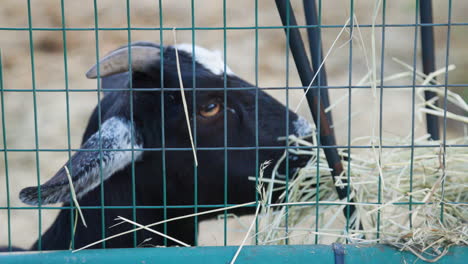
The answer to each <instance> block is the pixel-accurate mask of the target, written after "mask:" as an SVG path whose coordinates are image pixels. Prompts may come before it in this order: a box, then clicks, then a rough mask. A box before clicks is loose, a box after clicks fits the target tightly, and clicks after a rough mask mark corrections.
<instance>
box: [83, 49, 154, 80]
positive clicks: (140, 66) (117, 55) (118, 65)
mask: <svg viewBox="0 0 468 264" xmlns="http://www.w3.org/2000/svg"><path fill="white" fill-rule="evenodd" d="M129 50H131V57H132V61H131V63H132V64H131V65H132V71H134V72H149V71H150V70H151V69H152V67H154V66H155V65H158V63H159V61H160V53H161V50H160V48H159V47H157V46H149V45H142V44H141V43H140V44H139V43H136V44H133V45H131V46H130V48H129V47H128V46H124V47H121V48H119V49H117V50H114V51H112V52H111V53H109V54H108V55H106V56H105V57H104V58H102V59H101V60H100V61H99V75H100V77H106V76H109V75H113V74H117V73H121V72H126V71H128V70H129V59H128V57H129ZM86 77H88V78H90V79H95V78H97V77H98V65H97V64H95V65H94V66H93V67H91V69H89V70H88V72H87V73H86Z"/></svg>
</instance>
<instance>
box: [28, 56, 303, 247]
mask: <svg viewBox="0 0 468 264" xmlns="http://www.w3.org/2000/svg"><path fill="white" fill-rule="evenodd" d="M162 56H164V75H163V79H161V76H160V64H159V60H158V61H155V62H154V69H153V70H152V71H151V72H144V73H143V72H134V73H133V74H132V76H133V78H132V86H133V87H135V88H155V87H161V85H160V83H161V80H162V81H163V83H164V87H165V88H178V87H179V81H178V77H177V70H176V59H175V51H174V49H173V48H172V47H166V48H165V49H164V52H163V53H162ZM179 56H180V65H181V71H182V78H183V82H184V86H185V87H186V88H191V87H193V80H194V79H195V81H196V87H203V88H222V87H224V82H225V80H224V77H223V75H215V74H213V73H212V72H210V71H209V70H208V69H206V68H204V67H203V65H200V64H198V63H196V71H195V76H193V71H192V57H191V55H190V54H187V53H185V52H182V51H180V52H179ZM128 76H129V73H121V74H117V75H114V76H109V77H106V78H104V79H103V80H102V84H103V88H104V89H108V88H124V87H123V84H125V87H128V80H127V79H128ZM194 77H195V78H194ZM226 83H227V87H252V86H253V85H251V84H249V83H247V82H245V81H243V80H242V79H240V78H238V77H236V76H232V75H228V76H227V80H226ZM116 86H118V87H116ZM256 92H257V91H256V90H255V89H251V90H236V91H235V90H230V91H228V92H227V103H226V104H224V91H222V90H212V91H197V92H196V93H195V96H196V109H197V110H196V112H197V113H198V109H200V107H201V106H202V105H205V104H210V103H213V102H215V103H219V104H221V105H222V106H223V107H224V108H226V109H227V110H226V112H225V113H226V114H227V116H226V120H227V131H226V133H227V142H225V141H224V140H225V138H224V132H225V131H224V111H223V112H222V113H221V114H219V115H218V116H216V118H212V119H208V118H204V117H202V116H199V115H198V114H197V117H196V130H194V129H193V128H192V131H193V132H195V131H196V134H195V139H196V145H197V147H199V148H206V147H218V148H222V147H223V146H224V145H225V143H226V145H227V146H228V147H255V144H256V137H255V131H256V118H255V98H256ZM163 94H164V96H163V102H164V106H162V105H161V96H162V93H161V92H160V91H154V90H153V91H150V90H143V91H141V90H140V91H132V96H130V95H131V94H130V91H128V90H127V91H107V92H106V93H105V96H104V98H103V99H102V101H101V103H100V106H101V107H100V109H101V113H100V116H101V121H102V122H104V121H105V120H107V119H109V118H111V117H114V116H119V117H123V118H126V119H128V120H130V119H131V118H130V116H131V109H130V99H131V98H132V100H133V101H132V103H133V120H134V126H135V131H137V132H138V134H139V135H140V136H141V141H142V142H143V147H144V148H145V149H153V148H156V149H157V148H162V147H164V148H188V150H186V151H176V150H166V151H165V156H164V160H165V164H164V165H165V166H163V163H162V162H163V153H162V151H160V150H146V151H144V153H143V157H142V159H141V160H139V161H137V162H135V163H134V172H135V184H134V187H135V204H136V205H137V206H163V205H164V201H166V203H167V205H168V206H176V205H194V204H198V205H214V204H218V205H222V204H224V202H225V201H224V197H225V190H224V185H225V182H224V181H225V151H224V150H223V149H219V150H198V151H197V157H198V162H199V166H198V168H197V183H198V184H197V188H198V189H197V193H198V197H197V200H196V201H195V200H194V188H195V178H194V165H193V164H194V159H193V154H192V151H191V149H190V148H191V145H190V141H189V135H188V132H187V126H186V120H185V115H184V111H183V108H182V103H181V95H180V92H179V91H164V92H163ZM185 95H186V98H187V104H188V109H189V113H190V116H191V120H190V121H191V122H192V124H193V121H194V120H193V115H192V113H193V108H194V105H193V96H194V92H192V91H189V90H187V91H186V92H185ZM161 109H164V122H162V119H161V116H162V115H161ZM286 115H289V133H290V134H294V133H295V130H294V128H295V127H294V124H293V122H294V121H295V120H297V118H298V116H297V115H296V114H294V113H293V112H291V111H288V110H287V109H286V108H285V107H284V106H283V105H282V104H280V103H279V102H277V101H276V100H275V99H273V98H272V97H270V96H269V95H268V94H266V93H264V92H263V91H261V90H259V91H258V143H259V146H261V147H262V146H276V147H281V146H284V144H285V143H284V141H278V140H277V138H278V137H281V136H285V135H286V133H287V132H286ZM98 117H99V114H98V108H97V107H96V109H95V110H94V112H93V113H92V115H91V117H90V120H89V123H88V126H87V128H86V131H85V133H84V137H83V144H84V142H86V141H87V140H88V139H89V138H90V136H91V135H93V134H94V133H96V132H97V131H98V127H99V124H98V120H99V119H98ZM163 125H164V134H165V135H164V145H163V144H162V143H163V142H162V129H163V127H162V126H163ZM283 151H284V150H282V149H281V148H278V149H262V150H259V160H258V164H257V165H259V164H261V163H262V162H264V161H266V160H272V161H273V162H274V161H276V160H277V159H278V158H279V157H280V156H281V155H282V153H283ZM292 163H293V162H291V164H292ZM299 165H303V164H299ZM271 167H272V166H271ZM271 167H270V168H269V169H268V170H267V172H266V174H265V175H269V173H270V170H271ZM258 169H259V168H258V166H256V151H255V150H254V149H248V150H228V151H227V190H226V191H227V194H226V196H227V203H228V204H239V203H245V202H250V201H254V200H255V192H256V189H255V182H253V181H249V180H248V176H254V175H255V174H256V171H257V170H258ZM163 171H165V178H164V177H163ZM131 175H132V166H131V165H129V166H127V167H126V168H125V169H123V170H121V171H118V172H116V173H114V175H112V177H110V178H109V179H108V180H107V181H105V182H104V184H103V186H100V187H97V188H95V189H94V190H92V191H90V192H89V193H87V194H85V195H84V196H83V197H82V198H81V199H79V203H80V206H82V207H84V206H100V205H101V204H104V205H105V206H114V207H118V206H127V207H128V206H132V205H134V204H133V196H132V186H133V185H132V177H131ZM164 183H165V185H166V197H163V185H164ZM101 191H103V192H104V193H103V194H101ZM101 197H103V198H104V200H103V201H102V200H101ZM68 205H69V204H68V203H66V204H65V206H68ZM252 209H253V208H243V209H238V210H237V211H234V212H235V213H237V214H245V213H251V212H252ZM203 210H206V209H204V208H199V209H198V211H203ZM193 212H194V209H174V208H168V209H166V210H163V209H142V208H139V209H136V210H135V214H136V219H134V220H135V221H136V222H138V223H140V224H143V225H146V224H150V223H153V222H157V221H160V220H162V219H163V218H164V214H166V216H165V217H167V218H172V217H176V216H181V215H185V214H190V213H193ZM133 213H134V211H133V210H132V209H118V208H115V209H113V208H106V209H104V211H102V210H101V209H99V208H98V209H84V210H83V214H84V217H85V219H86V222H87V224H88V227H87V228H85V227H84V226H83V225H82V223H81V221H80V220H79V219H78V225H77V228H76V232H75V235H74V246H75V248H79V247H83V246H85V245H87V244H89V243H92V242H95V241H97V240H99V239H101V238H102V237H108V236H111V235H114V234H117V233H120V232H122V231H126V230H128V229H130V228H132V227H133V226H131V225H129V224H121V225H117V226H115V227H112V228H109V227H110V226H112V225H114V224H116V223H117V222H116V221H115V218H116V217H117V216H123V217H125V218H129V219H133ZM102 216H104V219H103V218H102ZM207 217H208V216H201V217H199V218H198V220H199V221H200V220H203V219H206V218H207ZM210 217H212V216H210ZM73 223H74V218H72V216H71V210H61V212H60V214H59V215H58V217H57V219H56V220H55V222H54V223H53V224H52V226H51V227H50V228H49V229H48V230H47V231H46V232H45V233H44V234H43V236H42V242H41V243H42V244H41V249H43V250H58V249H68V248H69V244H70V241H71V239H72V235H71V234H72V230H73V226H72V224H73ZM163 227H164V226H163V225H160V226H157V227H155V229H156V230H159V231H161V232H163V231H164V229H163ZM194 230H195V222H194V219H193V218H190V219H185V220H179V221H174V222H170V223H168V224H167V233H168V235H170V236H173V237H175V238H177V239H179V240H182V241H184V242H186V243H188V244H191V245H194V244H195V240H196V238H195V236H194ZM102 232H105V234H103V233H102ZM150 237H151V238H152V240H151V241H149V242H148V243H150V244H153V245H163V244H164V240H163V238H161V237H159V236H157V235H155V234H153V233H149V232H147V231H140V232H138V233H137V234H136V237H134V235H133V234H129V235H126V236H121V237H118V238H115V239H111V240H109V241H107V242H106V244H105V246H106V247H107V248H128V247H134V246H135V245H139V244H140V243H141V242H142V241H144V240H145V239H147V238H150ZM134 238H135V240H134ZM167 244H168V245H174V243H173V242H171V241H170V240H168V241H167ZM101 247H103V244H99V245H96V246H94V248H101ZM31 249H32V250H37V249H39V245H38V244H37V243H36V244H35V245H34V246H33V247H32V248H31Z"/></svg>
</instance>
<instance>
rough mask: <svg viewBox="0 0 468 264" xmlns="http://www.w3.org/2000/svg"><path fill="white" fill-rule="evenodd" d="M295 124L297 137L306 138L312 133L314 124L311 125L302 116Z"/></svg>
mask: <svg viewBox="0 0 468 264" xmlns="http://www.w3.org/2000/svg"><path fill="white" fill-rule="evenodd" d="M293 124H294V128H295V129H296V135H297V136H298V137H304V136H307V135H310V134H311V133H312V124H310V123H309V121H307V120H306V119H305V118H303V117H302V116H300V117H299V118H298V119H297V120H296V121H294V122H293Z"/></svg>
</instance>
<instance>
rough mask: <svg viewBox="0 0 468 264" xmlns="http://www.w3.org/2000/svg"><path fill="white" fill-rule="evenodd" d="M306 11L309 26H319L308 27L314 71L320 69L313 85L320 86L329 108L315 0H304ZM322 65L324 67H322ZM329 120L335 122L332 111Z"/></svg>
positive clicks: (328, 115) (328, 114) (331, 122)
mask: <svg viewBox="0 0 468 264" xmlns="http://www.w3.org/2000/svg"><path fill="white" fill-rule="evenodd" d="M303 4H304V13H305V19H306V23H307V25H308V26H317V27H309V28H307V37H308V39H309V50H310V57H311V61H312V71H313V72H317V71H319V69H320V71H319V73H318V75H317V78H316V79H315V80H314V83H313V86H317V87H320V89H322V90H321V92H320V93H321V97H322V101H323V103H324V105H325V108H327V107H328V106H329V105H330V98H329V96H328V89H327V85H328V82H327V72H326V70H325V64H323V65H322V63H323V53H322V37H321V29H320V28H319V27H318V18H317V13H318V12H317V6H316V4H315V0H304V1H303ZM320 65H322V67H320ZM327 117H328V121H330V124H333V118H332V114H331V112H328V113H327Z"/></svg>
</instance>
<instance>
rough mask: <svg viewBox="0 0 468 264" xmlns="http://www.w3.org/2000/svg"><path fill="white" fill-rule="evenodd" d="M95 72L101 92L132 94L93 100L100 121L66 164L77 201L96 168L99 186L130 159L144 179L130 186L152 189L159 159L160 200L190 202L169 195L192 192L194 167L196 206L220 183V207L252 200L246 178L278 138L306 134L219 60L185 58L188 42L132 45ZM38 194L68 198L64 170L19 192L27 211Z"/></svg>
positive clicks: (192, 54)
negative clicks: (163, 181)
mask: <svg viewBox="0 0 468 264" xmlns="http://www.w3.org/2000/svg"><path fill="white" fill-rule="evenodd" d="M176 49H177V51H178V54H179V60H177V57H176ZM129 51H131V56H129ZM129 57H131V75H130V71H129ZM98 65H99V66H98ZM98 65H95V66H93V67H92V68H91V69H90V70H89V71H88V73H87V74H86V76H87V77H88V78H97V77H101V78H103V79H102V83H103V86H104V88H123V87H133V89H126V90H122V89H121V90H114V91H109V92H107V93H106V95H105V96H104V99H103V101H102V103H101V108H102V109H101V116H102V117H101V120H102V124H101V125H100V126H98V127H99V128H96V129H95V130H93V131H91V132H92V133H91V134H89V135H88V136H86V135H85V138H84V141H83V145H82V149H83V151H79V152H77V153H75V154H74V155H73V157H72V158H71V160H70V161H68V163H67V164H66V166H67V167H68V168H69V170H70V171H72V174H71V180H72V183H73V186H74V189H75V191H76V194H77V196H78V197H81V196H83V195H85V194H86V193H87V192H89V191H90V190H92V189H94V188H96V187H97V186H98V185H99V184H100V182H101V176H100V175H101V174H100V172H101V171H102V179H103V180H107V179H109V178H111V176H113V175H114V174H115V173H116V172H118V171H120V170H122V169H124V168H126V167H129V165H130V164H131V162H132V160H135V166H136V167H138V166H140V167H144V169H142V170H137V173H140V174H145V175H143V176H144V177H147V179H146V180H145V182H144V183H143V184H142V185H144V186H143V187H141V186H139V187H137V188H140V189H141V188H144V187H145V186H152V188H155V186H156V188H158V187H157V184H153V185H152V184H148V182H152V181H153V182H158V183H160V181H159V180H154V179H160V178H161V177H160V176H159V177H158V176H157V175H158V174H162V173H163V169H162V162H164V160H165V167H164V168H165V170H164V171H165V173H166V174H167V184H169V185H172V186H177V188H174V187H168V195H169V199H168V201H169V203H180V202H182V203H186V202H189V201H187V200H186V199H187V196H188V195H183V196H182V197H183V198H182V200H179V199H178V198H177V197H179V198H180V197H181V196H180V193H186V194H189V193H191V192H193V190H194V177H193V173H194V170H195V169H196V170H197V173H198V174H197V175H198V180H197V181H198V190H199V197H198V199H199V201H198V202H199V203H201V204H202V203H216V202H222V201H223V197H224V194H225V189H224V188H223V186H225V184H227V186H228V188H229V191H228V194H227V197H228V201H227V202H228V203H229V202H242V201H251V200H252V199H254V195H255V188H253V187H255V185H254V182H252V181H249V180H248V176H253V175H255V173H256V171H257V170H258V166H259V164H260V163H262V162H263V161H265V160H270V159H276V160H277V159H278V158H279V157H280V156H281V154H282V153H283V151H284V150H282V149H281V146H284V145H285V142H284V141H278V137H281V136H286V135H287V134H296V135H299V136H303V135H304V134H307V133H310V129H311V127H310V124H309V123H308V122H306V121H305V120H304V119H303V118H301V117H298V116H297V115H296V114H294V113H293V112H291V111H289V110H287V109H286V108H285V107H284V106H283V105H282V104H280V103H279V102H277V101H276V100H275V99H273V98H272V97H270V96H269V95H268V94H266V93H265V92H263V91H262V90H260V89H258V88H256V87H253V85H251V84H249V83H247V82H246V81H244V80H242V79H240V78H239V77H237V76H236V75H235V74H233V73H232V71H231V70H230V69H229V67H227V66H225V65H224V62H223V61H222V59H221V56H219V54H218V53H214V52H210V51H208V50H206V49H203V48H200V47H196V46H195V49H194V50H193V51H192V45H178V46H168V47H164V48H163V47H160V46H158V45H155V44H151V43H143V42H139V43H134V44H132V45H131V46H130V47H128V46H125V47H122V48H120V49H117V50H116V51H113V52H111V53H110V54H109V55H107V56H105V57H104V58H103V59H102V60H101V61H100V63H99V64H98ZM179 74H180V77H179V76H178V75H179ZM180 79H181V81H182V82H183V85H184V87H185V89H186V90H185V98H186V100H185V102H186V103H185V105H186V106H187V110H188V113H189V123H190V126H191V128H192V131H193V134H194V143H195V145H196V147H197V148H199V150H198V151H197V157H198V162H199V166H198V167H197V168H195V167H194V166H193V163H194V156H193V154H192V150H191V142H190V137H189V134H188V128H187V120H186V116H185V113H184V102H183V101H184V100H183V97H182V96H181V91H179V90H177V89H178V88H179V87H180V83H179V80H180ZM130 81H131V85H130ZM161 87H163V88H164V89H165V90H164V89H160V88H161ZM194 87H195V88H196V89H192V88H194ZM171 88H172V89H171ZM176 88H177V89H176ZM106 100H107V101H106ZM91 122H92V120H91V121H90V123H91ZM95 122H97V121H95ZM176 148H184V150H183V151H180V150H179V151H178V150H176ZM111 149H116V150H117V151H112V150H111ZM132 149H133V150H134V151H133V152H132ZM99 150H101V151H99ZM163 151H164V153H165V159H162V153H163ZM128 175H131V174H130V173H129V174H128ZM224 175H227V178H226V179H225V177H224ZM137 177H140V178H141V177H142V176H140V175H137ZM150 178H151V179H150ZM226 180H227V182H225V181H226ZM179 183H180V184H179ZM137 184H138V183H137ZM129 188H130V186H129ZM38 190H40V195H39V193H38ZM129 191H130V189H129ZM153 191H154V190H153ZM171 192H173V193H171ZM177 194H179V195H177ZM39 196H40V197H41V198H40V201H41V203H42V204H47V203H56V202H66V201H69V200H70V191H69V179H68V175H67V172H66V169H65V167H63V168H61V169H60V170H59V171H58V173H57V174H56V175H55V176H54V177H53V178H52V179H50V180H49V181H47V182H46V183H45V184H43V185H41V186H40V188H37V187H29V188H25V189H23V190H22V191H21V193H20V198H21V200H22V201H23V202H25V203H28V204H38V203H39ZM171 197H173V198H171ZM189 197H190V196H189ZM191 197H193V196H191ZM177 200H179V201H177Z"/></svg>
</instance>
